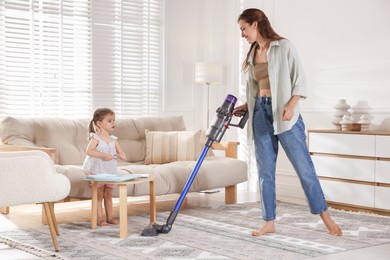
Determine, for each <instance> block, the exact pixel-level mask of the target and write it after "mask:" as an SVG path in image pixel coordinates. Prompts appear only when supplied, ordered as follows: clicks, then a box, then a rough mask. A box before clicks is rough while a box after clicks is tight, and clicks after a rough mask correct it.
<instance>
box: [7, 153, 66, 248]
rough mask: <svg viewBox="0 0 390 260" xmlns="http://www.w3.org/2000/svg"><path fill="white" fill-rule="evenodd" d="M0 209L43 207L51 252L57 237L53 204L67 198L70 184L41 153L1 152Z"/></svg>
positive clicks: (55, 245)
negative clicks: (39, 204) (36, 205)
mask: <svg viewBox="0 0 390 260" xmlns="http://www.w3.org/2000/svg"><path fill="white" fill-rule="evenodd" d="M0 169H1V170H0V207H8V206H15V205H23V204H33V203H42V205H43V208H44V212H45V215H46V219H47V223H48V226H49V229H50V234H51V237H52V241H53V245H54V249H55V251H56V252H57V251H58V242H57V236H58V235H59V231H58V226H57V221H56V218H55V213H54V206H53V203H54V202H56V201H59V200H62V199H64V198H65V197H67V196H68V195H69V192H70V182H69V180H68V178H67V177H65V176H64V175H62V174H58V173H57V172H56V170H55V167H54V164H53V161H52V159H51V158H50V157H49V156H48V155H47V154H46V153H44V152H42V151H34V150H32V151H20V152H0Z"/></svg>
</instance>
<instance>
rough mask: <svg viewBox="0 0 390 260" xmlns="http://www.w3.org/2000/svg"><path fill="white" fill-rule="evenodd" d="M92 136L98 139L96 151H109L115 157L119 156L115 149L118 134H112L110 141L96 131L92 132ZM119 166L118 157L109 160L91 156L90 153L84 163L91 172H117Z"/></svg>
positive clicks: (85, 167)
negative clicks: (101, 137) (102, 137)
mask: <svg viewBox="0 0 390 260" xmlns="http://www.w3.org/2000/svg"><path fill="white" fill-rule="evenodd" d="M90 137H91V138H93V139H95V140H97V141H98V144H97V146H96V151H98V152H101V153H109V154H111V155H112V156H113V157H114V158H118V155H117V153H116V149H115V141H116V140H117V139H118V138H117V137H116V136H113V135H111V141H110V142H109V143H107V142H105V141H103V140H102V139H100V137H99V136H98V135H97V134H95V133H90ZM117 166H118V161H117V160H116V159H112V160H109V161H107V160H103V159H101V158H96V157H91V156H89V155H87V157H86V158H85V160H84V163H83V168H84V169H85V170H87V171H88V173H89V174H101V173H111V174H116V173H117V172H118V170H117Z"/></svg>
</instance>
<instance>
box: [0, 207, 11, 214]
mask: <svg viewBox="0 0 390 260" xmlns="http://www.w3.org/2000/svg"><path fill="white" fill-rule="evenodd" d="M0 210H1V213H2V214H4V215H8V214H9V207H3V208H0Z"/></svg>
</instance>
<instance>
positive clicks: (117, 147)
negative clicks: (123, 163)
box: [115, 140, 126, 160]
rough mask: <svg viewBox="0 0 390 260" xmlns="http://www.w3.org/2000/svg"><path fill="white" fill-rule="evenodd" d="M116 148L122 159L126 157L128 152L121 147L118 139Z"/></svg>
mask: <svg viewBox="0 0 390 260" xmlns="http://www.w3.org/2000/svg"><path fill="white" fill-rule="evenodd" d="M115 149H116V153H117V154H118V158H119V159H121V160H124V159H126V154H125V153H124V152H123V151H122V148H121V147H120V145H119V143H118V140H116V141H115Z"/></svg>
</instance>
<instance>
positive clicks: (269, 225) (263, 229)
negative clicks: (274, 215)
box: [251, 220, 276, 236]
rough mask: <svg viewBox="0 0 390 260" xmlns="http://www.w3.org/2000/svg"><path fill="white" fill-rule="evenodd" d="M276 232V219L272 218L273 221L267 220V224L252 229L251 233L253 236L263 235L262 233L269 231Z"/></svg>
mask: <svg viewBox="0 0 390 260" xmlns="http://www.w3.org/2000/svg"><path fill="white" fill-rule="evenodd" d="M275 232H276V228H275V221H273V220H271V221H266V222H265V224H264V225H263V226H262V227H261V228H259V229H257V230H254V231H252V232H251V235H252V236H262V235H265V234H268V233H275Z"/></svg>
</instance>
